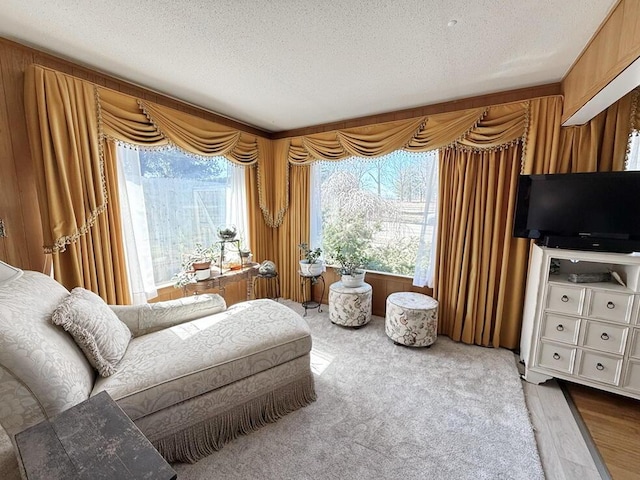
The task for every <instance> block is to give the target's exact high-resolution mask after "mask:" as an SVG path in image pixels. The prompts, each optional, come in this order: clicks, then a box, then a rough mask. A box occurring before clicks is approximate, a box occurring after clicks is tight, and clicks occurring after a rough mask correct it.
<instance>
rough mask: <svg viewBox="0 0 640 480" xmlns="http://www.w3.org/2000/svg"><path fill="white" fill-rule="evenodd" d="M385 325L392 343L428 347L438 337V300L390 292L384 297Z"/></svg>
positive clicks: (418, 294) (421, 295)
mask: <svg viewBox="0 0 640 480" xmlns="http://www.w3.org/2000/svg"><path fill="white" fill-rule="evenodd" d="M384 325H385V327H384V330H385V332H386V334H387V336H388V337H389V338H390V339H391V340H393V341H394V342H396V343H399V344H402V345H407V346H410V347H428V346H429V345H431V344H432V343H433V342H435V341H436V337H437V336H438V301H437V300H434V299H433V298H431V297H429V296H427V295H423V294H421V293H415V292H398V293H392V294H391V295H389V296H388V297H387V314H386V318H385V322H384Z"/></svg>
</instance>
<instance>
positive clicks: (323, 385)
mask: <svg viewBox="0 0 640 480" xmlns="http://www.w3.org/2000/svg"><path fill="white" fill-rule="evenodd" d="M284 303H285V304H286V305H288V306H290V307H291V308H293V309H295V310H296V311H297V312H299V313H302V312H303V310H302V308H301V307H300V305H299V304H296V303H293V302H288V301H285V302H284ZM323 310H325V312H323V313H317V312H316V311H315V310H314V311H310V312H309V315H308V317H307V320H308V322H309V325H310V326H311V330H312V335H313V344H314V353H313V360H312V361H313V366H314V369H315V370H316V371H317V372H318V373H317V374H316V390H317V393H318V400H317V401H316V402H315V403H313V404H311V405H309V406H307V407H305V408H303V409H301V410H298V411H296V412H293V413H291V414H289V415H287V416H286V417H284V418H282V419H280V420H279V421H278V422H276V423H274V424H270V425H267V426H266V427H264V428H262V429H260V430H259V431H257V432H254V433H252V434H250V435H246V436H243V437H240V438H239V439H237V440H235V441H234V442H231V443H229V444H227V445H226V446H225V447H224V448H223V449H222V450H221V451H219V452H216V453H214V454H213V455H211V456H209V457H207V458H205V459H203V460H201V461H199V462H198V463H196V464H194V465H186V464H177V465H174V468H175V469H176V471H177V472H178V477H179V478H184V479H203V480H204V479H206V480H210V479H242V480H248V479H256V480H257V479H261V480H263V479H279V480H280V479H327V480H329V479H336V480H337V479H340V480H347V479H396V478H397V479H427V478H428V479H456V480H457V479H474V480H475V479H492V480H494V479H522V480H535V479H543V478H544V475H543V473H542V466H541V464H540V459H539V455H538V451H537V447H536V443H535V438H534V434H533V430H532V426H531V423H530V421H529V415H528V412H527V409H526V407H525V401H524V394H523V391H522V386H521V382H520V379H519V376H518V372H517V368H516V364H515V360H514V355H513V353H511V352H509V351H507V350H503V349H497V350H496V349H490V348H482V347H473V346H468V345H463V344H459V343H454V342H452V341H450V340H449V339H448V338H445V337H440V338H438V341H437V342H436V343H435V344H434V345H433V346H432V347H431V348H428V349H426V348H420V349H411V348H407V347H400V346H396V345H394V344H393V342H391V340H389V339H388V338H387V337H386V335H385V333H384V319H382V318H379V317H374V318H373V319H372V321H371V323H369V324H368V325H366V326H364V327H362V328H360V329H348V328H344V327H339V326H336V325H333V324H331V323H330V322H329V319H328V314H327V313H326V310H327V307H326V306H325V307H324V309H323ZM3 447H5V448H3ZM7 453H10V452H7V450H6V442H3V441H2V440H0V472H1V473H2V474H3V475H0V476H2V478H16V479H17V478H19V477H17V476H15V477H13V476H5V474H6V473H9V474H14V473H17V472H15V471H10V472H7V471H6V470H5V468H7V466H12V465H14V468H13V469H11V470H15V468H16V467H15V459H14V460H13V462H12V461H11V459H10V457H9V456H7Z"/></svg>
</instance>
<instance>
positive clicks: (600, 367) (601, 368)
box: [596, 362, 604, 370]
mask: <svg viewBox="0 0 640 480" xmlns="http://www.w3.org/2000/svg"><path fill="white" fill-rule="evenodd" d="M596 370H604V365H603V364H601V363H600V362H598V363H596Z"/></svg>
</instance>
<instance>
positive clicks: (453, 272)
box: [434, 97, 562, 348]
mask: <svg viewBox="0 0 640 480" xmlns="http://www.w3.org/2000/svg"><path fill="white" fill-rule="evenodd" d="M528 104H529V110H528V119H527V121H526V122H525V123H524V128H525V129H526V131H525V133H524V134H523V136H525V138H526V142H524V144H522V143H514V141H513V140H511V141H509V142H508V143H507V144H506V145H504V146H500V147H497V146H496V145H495V143H496V142H495V140H494V138H495V137H496V133H495V132H493V131H492V130H491V129H490V128H489V127H490V126H493V127H495V126H497V125H502V128H503V131H504V132H509V131H511V132H512V133H511V135H509V136H511V137H513V136H514V135H515V134H517V133H519V132H521V130H520V128H521V127H520V126H519V125H520V120H519V117H518V115H517V112H516V111H515V110H511V112H508V111H506V110H503V111H502V115H501V116H500V117H501V118H502V120H503V121H502V122H497V121H496V118H495V116H491V115H487V117H485V119H484V122H483V125H482V127H483V130H475V131H473V135H470V136H468V137H467V138H466V139H465V141H464V143H463V142H459V144H458V145H456V146H453V147H451V148H448V149H445V150H442V151H441V155H442V159H441V167H440V168H441V170H440V182H439V191H440V197H439V220H438V241H437V242H438V244H437V257H438V260H437V262H436V266H435V268H436V272H435V278H436V281H435V286H434V297H435V298H437V299H438V301H439V302H440V309H439V317H440V318H439V330H440V331H441V333H443V334H446V335H449V336H451V338H452V339H454V340H457V341H462V342H465V343H472V344H477V345H483V346H494V347H498V346H503V347H507V348H516V347H517V346H518V343H519V338H520V327H521V323H522V306H523V301H524V291H525V280H526V269H527V264H528V252H529V242H528V241H527V240H523V239H514V238H512V237H511V232H512V229H513V208H514V203H515V195H516V189H517V179H518V174H519V173H520V169H521V168H523V167H522V163H521V162H524V165H534V164H538V163H544V162H547V159H548V157H549V156H550V155H554V154H555V155H557V152H558V151H559V143H560V140H559V138H560V131H559V130H560V118H561V114H562V99H561V97H545V98H539V99H532V100H530V101H529V102H528ZM516 105H517V104H512V105H511V107H515V106H516ZM505 137H506V138H508V136H506V135H505ZM474 140H475V142H474ZM476 142H477V143H476ZM516 142H517V139H516ZM485 145H491V148H490V149H488V150H487V149H486V148H485V149H483V146H485ZM523 148H524V149H525V150H524V151H523Z"/></svg>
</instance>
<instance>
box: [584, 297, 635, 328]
mask: <svg viewBox="0 0 640 480" xmlns="http://www.w3.org/2000/svg"><path fill="white" fill-rule="evenodd" d="M632 306H633V295H629V294H627V293H620V292H610V291H605V290H593V291H592V292H591V302H590V305H589V311H588V312H587V315H589V317H591V318H600V319H602V320H611V321H612V322H620V323H629V319H630V317H631V307H632Z"/></svg>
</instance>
